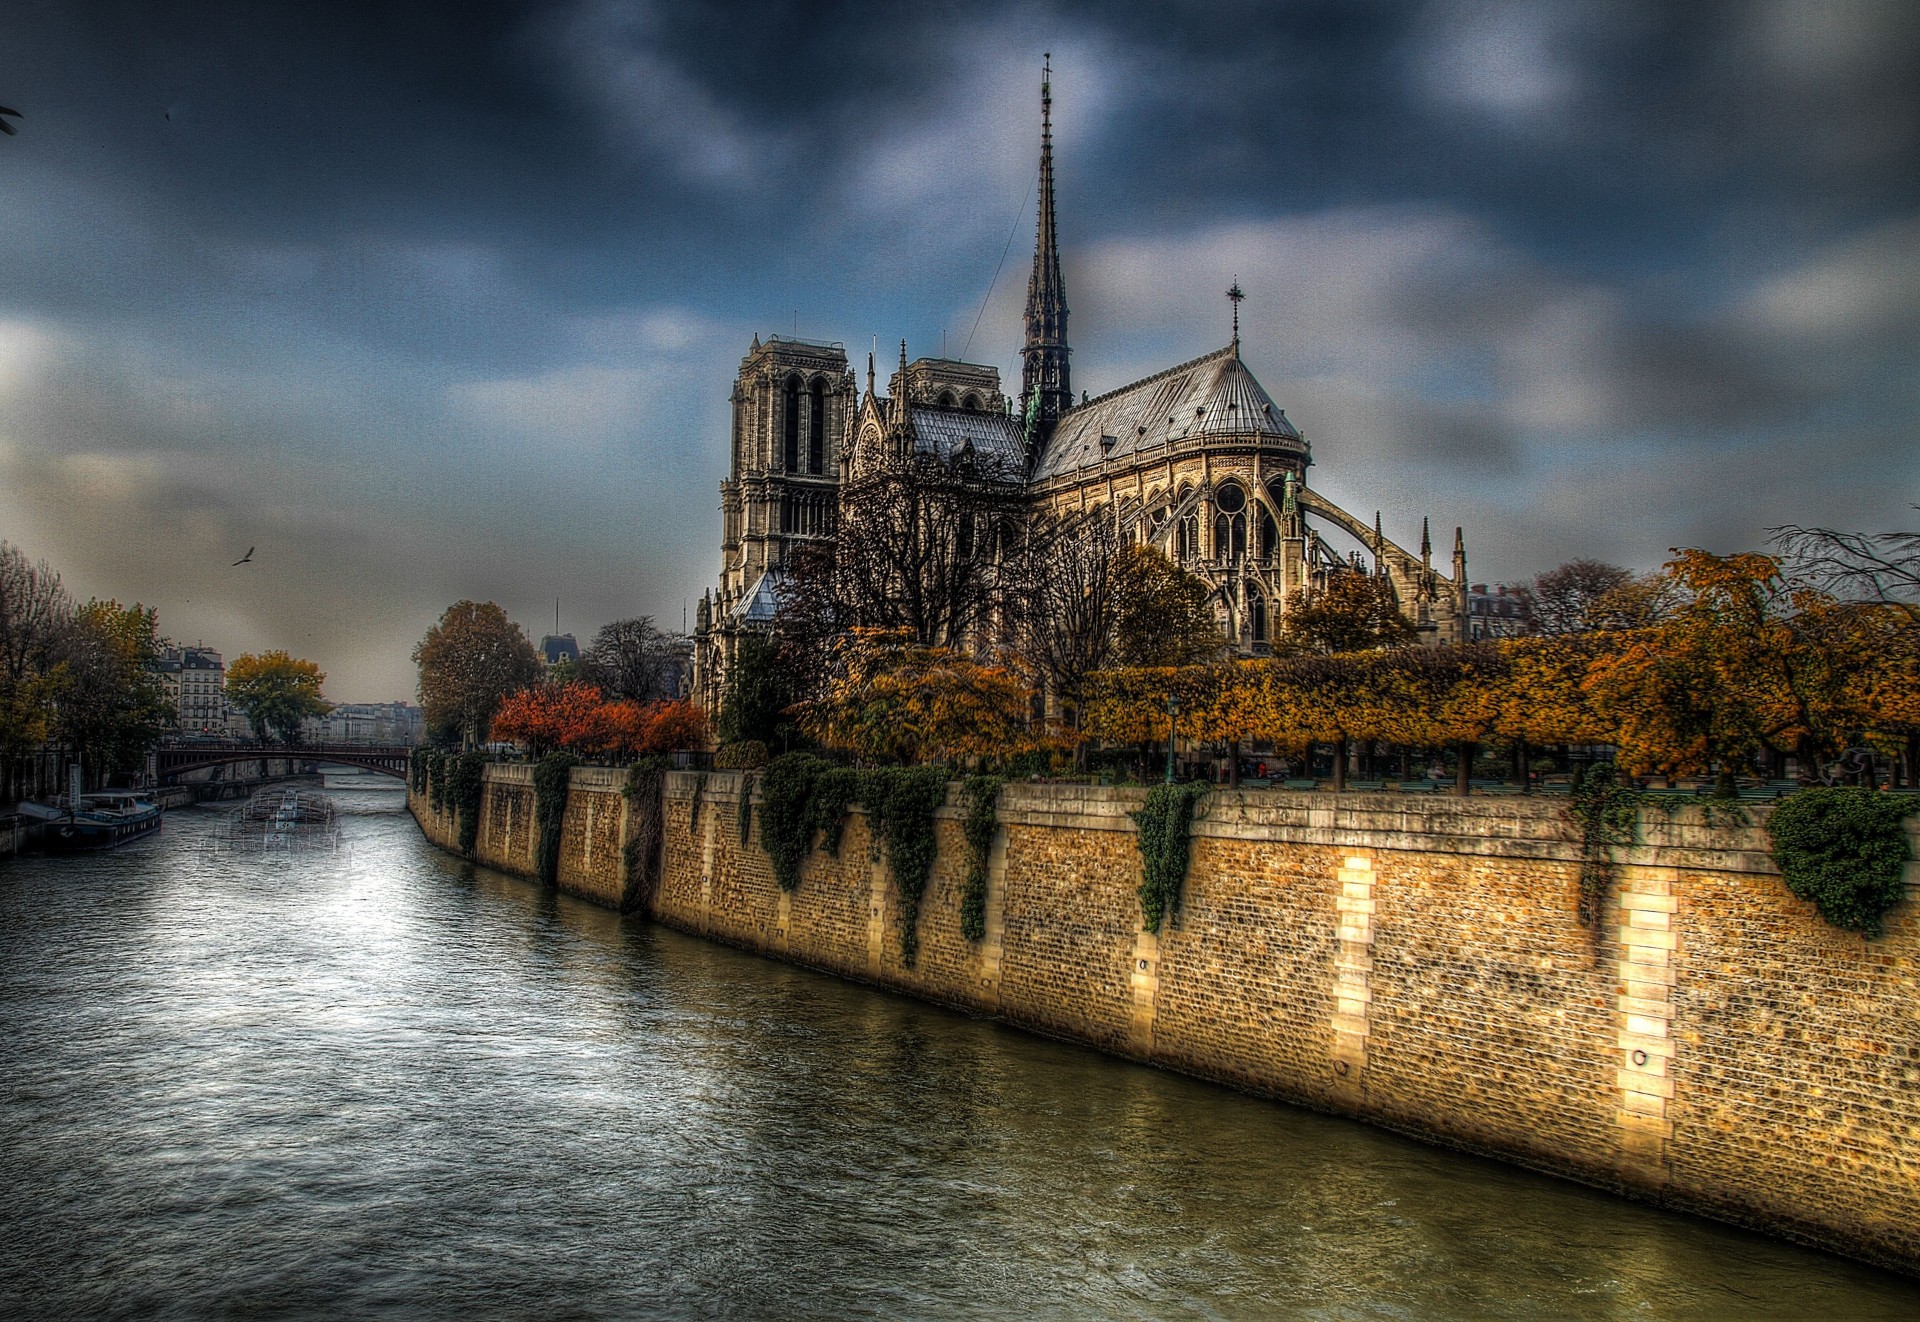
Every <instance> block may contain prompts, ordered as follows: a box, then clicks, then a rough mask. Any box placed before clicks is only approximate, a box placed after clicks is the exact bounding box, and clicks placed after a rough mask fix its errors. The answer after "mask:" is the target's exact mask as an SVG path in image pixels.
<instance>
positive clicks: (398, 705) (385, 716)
mask: <svg viewBox="0 0 1920 1322" xmlns="http://www.w3.org/2000/svg"><path fill="white" fill-rule="evenodd" d="M424 724H425V722H424V720H423V718H422V716H421V713H420V709H419V708H418V707H416V706H414V705H413V704H411V703H407V702H343V703H339V704H337V705H336V706H335V707H334V709H333V710H332V711H330V712H328V713H327V714H326V715H325V716H310V717H308V718H307V719H306V720H305V721H303V722H301V725H300V735H301V738H302V739H304V740H305V741H306V742H307V743H310V744H377V745H384V746H391V745H394V744H417V743H419V742H420V733H421V730H422V727H423V726H424Z"/></svg>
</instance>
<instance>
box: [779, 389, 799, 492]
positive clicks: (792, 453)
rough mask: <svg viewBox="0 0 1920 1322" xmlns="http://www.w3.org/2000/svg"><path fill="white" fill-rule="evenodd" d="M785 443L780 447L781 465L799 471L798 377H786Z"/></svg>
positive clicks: (789, 470)
mask: <svg viewBox="0 0 1920 1322" xmlns="http://www.w3.org/2000/svg"><path fill="white" fill-rule="evenodd" d="M784 425H785V428H786V444H785V445H784V446H783V447H782V449H781V458H782V459H783V460H785V462H784V463H783V464H782V465H781V467H782V468H784V469H785V470H786V471H787V472H789V473H797V472H799V471H800V378H799V377H797V376H790V377H788V378H787V409H786V417H785V420H784Z"/></svg>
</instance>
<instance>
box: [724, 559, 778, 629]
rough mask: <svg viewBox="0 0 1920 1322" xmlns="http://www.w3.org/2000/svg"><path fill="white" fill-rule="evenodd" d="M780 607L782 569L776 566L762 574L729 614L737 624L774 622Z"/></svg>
mask: <svg viewBox="0 0 1920 1322" xmlns="http://www.w3.org/2000/svg"><path fill="white" fill-rule="evenodd" d="M779 609H780V569H779V566H777V565H776V566H775V567H774V568H772V569H769V570H767V571H766V573H764V574H762V575H760V578H759V581H758V582H756V583H755V584H754V585H753V587H752V588H750V589H748V591H747V595H746V596H744V597H742V598H740V600H739V601H737V602H735V603H734V607H733V609H732V610H730V611H728V612H727V616H728V618H729V619H731V620H732V621H733V622H734V623H735V624H772V623H773V617H774V615H775V614H776V613H777V612H778V611H779Z"/></svg>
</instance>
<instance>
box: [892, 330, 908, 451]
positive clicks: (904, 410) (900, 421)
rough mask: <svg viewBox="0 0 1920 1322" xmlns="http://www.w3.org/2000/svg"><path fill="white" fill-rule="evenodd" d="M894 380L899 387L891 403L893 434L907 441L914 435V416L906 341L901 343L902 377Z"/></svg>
mask: <svg viewBox="0 0 1920 1322" xmlns="http://www.w3.org/2000/svg"><path fill="white" fill-rule="evenodd" d="M894 380H895V381H897V382H899V385H898V386H896V387H895V388H894V392H893V394H894V398H893V400H892V403H891V410H892V413H893V418H892V422H893V434H894V435H895V436H897V437H899V438H901V439H902V440H906V439H908V438H910V437H911V436H912V435H913V416H912V414H911V413H910V412H909V411H908V409H909V405H908V402H907V401H908V399H909V398H910V394H909V392H908V390H907V342H906V341H905V340H902V341H900V375H899V376H897V377H895V378H894Z"/></svg>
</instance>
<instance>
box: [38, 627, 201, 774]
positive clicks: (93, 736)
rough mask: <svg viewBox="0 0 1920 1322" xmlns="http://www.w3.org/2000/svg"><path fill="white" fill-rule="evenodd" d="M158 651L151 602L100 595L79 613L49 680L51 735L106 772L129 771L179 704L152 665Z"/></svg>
mask: <svg viewBox="0 0 1920 1322" xmlns="http://www.w3.org/2000/svg"><path fill="white" fill-rule="evenodd" d="M160 648H161V642H160V636H159V632H158V618H157V616H156V613H155V612H154V611H153V609H152V608H151V607H146V606H141V605H139V604H138V603H135V604H134V605H132V606H122V605H121V604H120V603H119V602H117V601H98V600H95V601H89V602H88V603H87V604H86V605H84V606H82V607H81V608H80V609H79V610H77V611H75V612H74V614H73V618H72V623H71V626H70V627H68V628H67V629H65V630H64V631H63V632H62V635H61V641H60V645H59V653H58V655H59V659H58V660H57V661H56V662H55V664H54V667H53V669H52V671H51V672H50V674H49V678H50V680H51V684H52V691H53V697H54V709H55V719H54V723H53V734H54V737H55V738H58V739H60V740H63V741H64V742H65V743H66V744H67V745H68V747H70V748H71V749H73V752H74V755H75V756H76V757H78V758H79V759H80V762H81V764H82V765H83V766H86V767H88V768H91V769H92V770H93V771H94V772H96V773H98V774H101V775H104V774H106V773H109V772H113V771H125V770H131V769H133V768H135V767H137V766H139V765H140V762H141V760H142V759H143V758H145V756H146V754H147V750H148V749H150V748H152V747H153V746H154V744H155V743H157V742H158V741H159V738H160V735H161V733H162V732H163V731H164V730H165V729H166V728H167V727H168V726H169V725H170V724H172V722H173V719H174V707H173V704H172V703H171V702H170V701H168V699H167V692H166V688H165V686H164V685H163V684H162V683H161V682H160V677H159V675H158V674H157V673H156V672H155V669H154V666H155V663H156V662H157V661H158V660H159V659H160Z"/></svg>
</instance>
